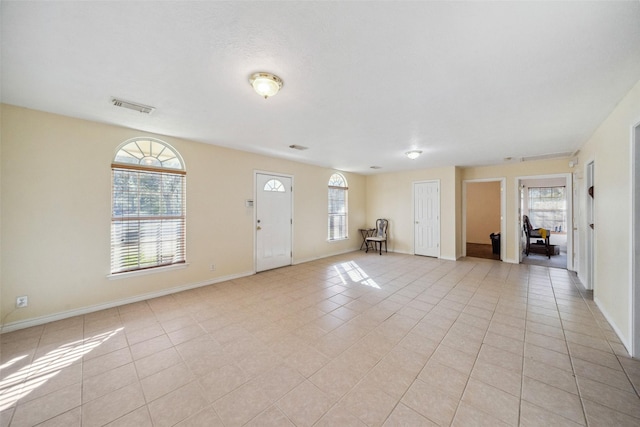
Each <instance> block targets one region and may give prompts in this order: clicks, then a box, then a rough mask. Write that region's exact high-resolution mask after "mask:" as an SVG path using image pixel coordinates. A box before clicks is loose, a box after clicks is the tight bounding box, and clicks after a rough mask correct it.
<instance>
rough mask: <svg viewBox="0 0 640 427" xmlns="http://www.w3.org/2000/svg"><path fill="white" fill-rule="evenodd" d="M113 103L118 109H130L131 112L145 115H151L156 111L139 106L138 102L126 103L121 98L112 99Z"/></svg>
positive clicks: (146, 106)
mask: <svg viewBox="0 0 640 427" xmlns="http://www.w3.org/2000/svg"><path fill="white" fill-rule="evenodd" d="M111 103H112V104H113V105H115V106H116V107H122V108H128V109H130V110H133V111H137V112H139V113H143V114H151V113H153V112H154V111H155V107H150V106H148V105H143V104H138V103H137V102H131V101H124V100H122V99H119V98H111Z"/></svg>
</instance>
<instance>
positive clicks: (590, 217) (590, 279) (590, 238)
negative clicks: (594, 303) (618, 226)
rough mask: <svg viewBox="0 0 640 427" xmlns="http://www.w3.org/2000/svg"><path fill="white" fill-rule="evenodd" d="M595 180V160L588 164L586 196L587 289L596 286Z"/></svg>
mask: <svg viewBox="0 0 640 427" xmlns="http://www.w3.org/2000/svg"><path fill="white" fill-rule="evenodd" d="M594 182H595V178H594V165H593V162H591V163H589V164H588V165H587V191H586V193H587V195H586V196H585V197H586V209H587V212H586V214H587V228H586V232H587V245H586V246H587V248H586V249H587V253H586V260H585V262H586V264H587V265H586V267H587V283H586V284H585V287H586V288H587V289H593V286H594V272H595V269H594V264H595V253H594V247H595V235H594V227H595V224H594V222H595V213H594V201H593V199H594V198H593V197H592V196H590V195H589V188H590V187H593V184H594Z"/></svg>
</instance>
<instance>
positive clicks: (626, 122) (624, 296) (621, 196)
mask: <svg viewBox="0 0 640 427" xmlns="http://www.w3.org/2000/svg"><path fill="white" fill-rule="evenodd" d="M638 123H640V82H638V83H637V84H636V85H635V87H634V88H633V89H632V90H631V91H630V92H629V93H628V94H627V96H626V97H625V98H624V99H622V100H621V102H620V103H619V104H618V106H617V107H616V108H615V109H614V111H613V112H612V113H611V114H610V115H609V117H608V118H607V119H606V120H605V121H604V122H603V123H602V124H601V125H600V127H599V128H598V130H597V131H596V132H595V133H594V135H593V136H592V137H591V138H590V139H589V141H588V142H587V143H586V144H585V145H584V146H583V147H582V148H581V150H580V157H579V166H578V180H577V186H578V192H579V194H581V197H580V198H579V204H578V211H579V216H578V221H577V224H576V226H577V227H578V230H579V242H580V248H579V253H580V260H579V265H580V269H579V272H578V273H579V275H580V277H581V279H582V280H583V282H584V281H586V263H585V257H584V255H585V254H586V249H585V242H586V230H587V229H586V227H588V224H587V221H586V213H585V199H586V196H585V194H586V166H587V164H588V163H589V162H590V161H594V166H595V174H594V175H595V182H594V188H595V197H594V205H595V227H594V234H595V263H594V270H595V271H594V299H595V301H596V303H597V304H598V306H599V307H600V309H601V310H602V312H603V313H604V314H605V316H606V317H607V319H608V320H609V322H611V323H612V324H613V326H614V328H616V329H617V331H618V334H619V335H620V337H621V338H622V339H623V341H625V345H627V348H630V347H629V346H630V343H631V333H632V331H631V321H632V318H631V291H632V283H631V270H632V265H631V248H632V243H633V240H632V233H631V231H632V230H631V217H632V206H631V182H632V176H631V171H632V169H631V168H632V161H633V159H632V156H631V153H632V152H631V135H632V128H633V127H634V126H635V125H637V124H638Z"/></svg>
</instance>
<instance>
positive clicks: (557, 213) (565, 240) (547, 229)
mask: <svg viewBox="0 0 640 427" xmlns="http://www.w3.org/2000/svg"><path fill="white" fill-rule="evenodd" d="M517 182H518V207H519V209H518V212H519V215H518V216H519V218H518V221H517V224H518V233H517V236H518V245H519V248H520V255H519V257H520V263H522V264H528V265H541V266H545V267H554V268H564V269H568V270H572V269H573V213H572V212H573V210H572V199H573V197H572V192H573V184H572V176H571V174H558V175H546V176H532V177H519V178H518V181H517ZM525 215H526V216H527V217H528V218H529V222H530V223H531V227H532V228H533V229H541V230H544V235H545V236H546V237H545V238H540V237H536V238H533V237H532V238H530V239H529V245H528V246H527V236H526V234H525V230H524V222H523V218H524V216H525ZM536 234H539V233H536ZM527 249H528V250H527ZM527 252H528V253H527Z"/></svg>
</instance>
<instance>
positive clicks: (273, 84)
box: [249, 72, 283, 99]
mask: <svg viewBox="0 0 640 427" xmlns="http://www.w3.org/2000/svg"><path fill="white" fill-rule="evenodd" d="M249 83H251V86H253V90H255V91H256V93H257V94H258V95H260V96H263V97H264V99H267V98H269V97H270V96H273V95H275V94H276V93H278V91H279V90H280V89H282V85H283V83H282V79H281V78H280V77H278V76H276V75H274V74H271V73H264V72H260V73H253V74H252V75H251V77H249Z"/></svg>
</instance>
